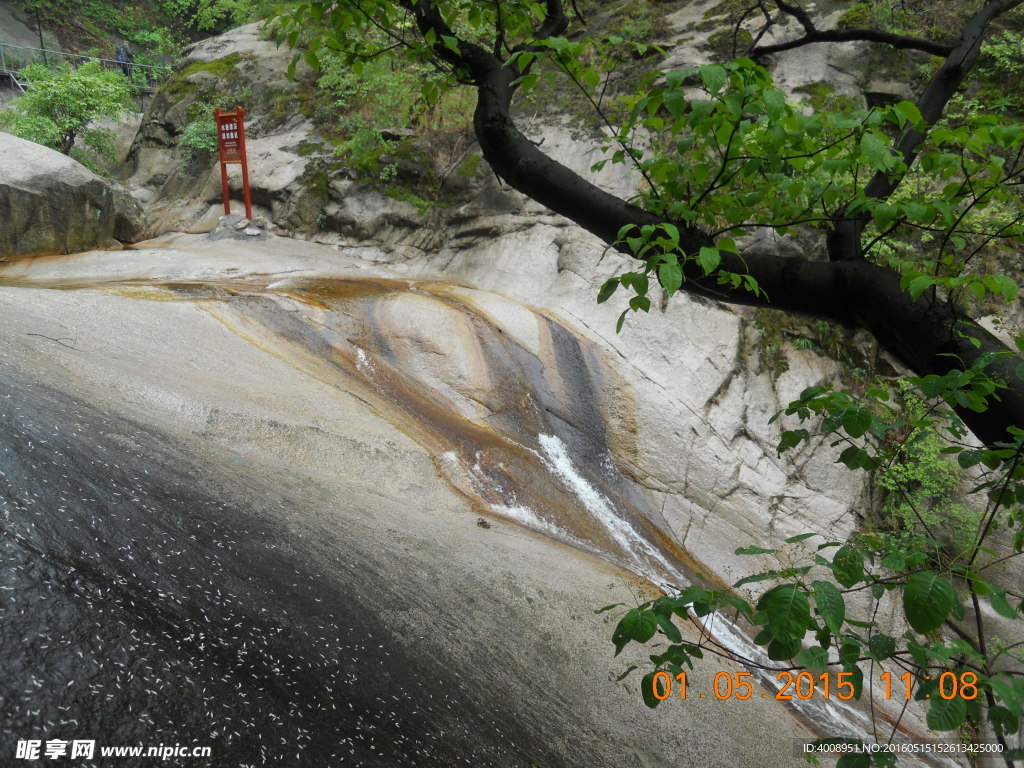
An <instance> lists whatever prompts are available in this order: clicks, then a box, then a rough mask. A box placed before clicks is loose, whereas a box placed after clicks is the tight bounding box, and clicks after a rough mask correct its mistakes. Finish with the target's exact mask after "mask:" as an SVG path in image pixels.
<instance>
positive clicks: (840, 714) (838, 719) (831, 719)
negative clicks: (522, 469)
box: [496, 435, 960, 768]
mask: <svg viewBox="0 0 1024 768" xmlns="http://www.w3.org/2000/svg"><path fill="white" fill-rule="evenodd" d="M538 442H539V444H540V447H541V451H542V454H543V455H542V456H541V458H542V460H543V461H544V464H545V466H547V467H548V469H549V470H550V471H551V472H552V474H554V475H555V476H556V477H558V478H559V479H560V480H561V481H562V482H563V484H565V485H566V486H567V487H568V488H569V489H570V490H572V492H573V493H574V494H575V495H576V497H577V498H579V500H580V502H581V503H582V505H583V507H584V508H585V509H586V510H587V511H588V512H589V513H590V514H591V515H592V516H593V517H594V519H595V520H597V521H598V522H599V523H600V524H601V525H602V526H603V527H604V529H605V530H607V531H608V533H609V534H610V535H611V536H612V538H613V539H614V540H615V541H616V542H617V543H618V544H619V545H620V546H621V547H622V549H623V551H624V553H625V554H626V555H627V557H629V558H630V559H631V561H632V562H631V563H630V564H629V566H628V567H629V568H630V570H632V571H634V572H635V573H636V574H637V575H639V576H642V577H644V578H646V579H648V580H650V581H651V582H652V583H655V584H660V585H666V584H672V585H675V586H677V587H679V588H684V587H686V586H688V585H689V582H688V579H687V578H686V577H684V576H683V574H681V573H680V572H679V571H678V570H677V569H676V568H674V567H673V566H672V564H671V563H670V562H669V561H668V559H667V558H666V557H665V556H664V555H663V554H662V553H661V552H659V551H658V550H657V549H656V548H655V546H654V545H653V544H651V542H649V541H647V540H646V539H645V538H643V537H642V536H641V535H640V534H639V533H638V532H637V531H636V529H635V528H633V526H632V525H630V524H629V523H628V522H627V521H626V520H625V519H623V518H622V516H620V515H619V514H618V513H617V511H616V510H615V506H614V505H613V504H612V502H611V501H610V500H609V499H608V498H607V497H606V496H604V495H603V494H602V493H601V492H600V491H598V490H597V489H596V488H595V487H594V486H593V485H592V484H591V483H590V482H589V481H588V480H587V479H586V478H585V477H584V476H583V475H582V474H581V473H580V472H579V471H578V470H577V469H576V467H575V465H574V464H573V462H572V459H571V458H570V457H569V452H568V449H567V448H566V446H565V443H563V442H562V441H561V440H560V439H559V438H558V437H556V436H554V435H538ZM496 511H501V512H502V514H506V515H508V516H510V517H515V518H516V519H518V520H520V521H521V522H523V523H524V524H525V525H527V526H529V527H531V528H534V529H535V530H539V531H540V532H543V533H549V534H552V533H553V534H554V535H555V536H556V537H559V538H563V539H564V538H565V532H564V531H562V530H561V529H560V528H558V527H557V526H554V525H552V524H551V523H548V522H547V521H545V520H543V519H542V518H541V517H539V516H538V515H537V514H536V513H535V512H533V511H532V510H530V509H527V508H523V507H517V508H515V510H514V511H513V510H511V509H508V508H505V509H503V510H496ZM551 529H554V530H553V531H552V530H551ZM703 621H704V624H705V627H706V629H707V632H708V634H709V635H710V636H711V637H713V638H714V639H715V641H717V642H718V643H719V644H721V646H722V647H724V648H726V649H728V650H729V651H730V652H732V653H733V654H736V655H737V656H738V657H740V658H745V659H749V660H750V661H752V662H754V663H755V664H760V665H764V666H768V667H771V666H772V665H773V662H772V661H771V660H770V659H769V658H768V656H767V653H766V652H765V649H764V648H762V647H760V646H758V645H755V644H754V642H753V640H752V639H751V638H750V637H749V636H748V635H747V634H746V633H745V632H744V631H743V630H742V629H740V628H739V627H738V626H736V624H734V623H733V622H732V621H730V620H729V619H727V618H725V617H724V616H722V615H721V614H720V613H715V614H711V615H709V616H706V617H704V619H703ZM750 671H751V672H752V673H753V674H754V676H755V677H756V678H758V680H759V681H760V683H761V685H762V686H764V687H765V688H768V689H769V690H772V689H775V690H778V689H779V688H781V687H782V683H781V682H780V681H779V680H778V678H777V677H776V676H775V674H774V673H773V672H771V671H769V670H759V669H758V668H757V667H756V666H751V667H750ZM789 703H790V704H791V705H792V706H793V707H795V708H796V709H797V710H798V711H799V712H800V713H801V714H802V715H803V716H804V717H805V718H807V720H808V721H810V722H812V723H814V724H815V726H816V727H817V730H818V732H819V733H832V734H836V735H841V736H845V737H851V738H861V739H863V740H864V741H866V742H868V743H871V742H873V741H874V738H873V737H872V736H871V735H870V733H871V719H870V717H869V716H868V715H867V714H866V713H865V712H863V711H861V710H859V709H857V708H855V707H853V706H850V705H849V704H847V703H846V702H844V701H842V700H838V699H819V698H817V697H811V698H810V699H799V698H793V699H792V700H790V701H789ZM879 724H880V725H881V726H887V725H888V724H887V723H885V721H880V723H879ZM889 728H891V726H888V728H885V729H884V730H883V733H880V734H879V738H880V739H881V740H884V737H885V736H887V735H888V734H887V733H885V732H884V731H885V730H888V729H889ZM899 763H900V765H903V766H915V768H929V767H930V768H934V767H935V766H944V767H945V766H948V767H949V768H954V767H955V766H958V765H960V763H958V762H957V761H956V760H955V759H953V758H952V757H947V756H944V755H940V754H929V755H927V757H925V756H918V755H913V754H905V755H904V754H901V755H900V757H899Z"/></svg>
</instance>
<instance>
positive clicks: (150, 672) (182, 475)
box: [0, 362, 586, 768]
mask: <svg viewBox="0 0 1024 768" xmlns="http://www.w3.org/2000/svg"><path fill="white" fill-rule="evenodd" d="M0 381H2V390H0V473H2V474H0V493H2V501H0V526H2V535H0V550H2V561H0V562H2V565H0V670H2V677H0V766H13V765H31V764H35V765H39V764H46V765H77V766H85V765H97V766H99V765H104V766H105V765H131V766H133V765H212V766H249V765H252V766H256V765H260V766H262V765H274V766H336V765H366V766H406V765H408V766H434V765H437V766H441V765H444V766H451V765H478V766H506V765H507V766H524V768H525V766H529V765H530V764H531V763H534V762H536V763H538V764H540V765H543V766H549V765H564V764H566V763H565V761H564V759H560V758H559V757H558V756H555V755H552V754H549V753H548V748H547V747H545V745H544V744H543V743H538V742H537V739H535V738H532V737H531V735H530V733H529V732H528V731H529V729H528V727H527V726H525V725H520V724H519V722H520V721H519V719H518V718H517V717H516V716H515V713H514V712H512V711H510V709H511V707H508V708H505V705H504V704H503V703H502V702H501V701H500V700H495V699H493V698H490V697H487V696H486V693H485V691H484V690H483V689H482V687H481V686H480V685H479V681H476V682H474V681H471V680H467V679H465V678H464V677H463V676H462V675H460V674H459V673H458V671H457V670H452V669H450V668H449V667H448V666H447V665H446V663H445V660H444V658H443V655H442V654H440V653H435V652H433V651H431V647H430V646H429V645H424V644H417V645H411V644H410V643H409V642H408V638H406V637H399V636H394V635H393V634H392V633H390V632H389V631H388V630H387V629H385V628H384V627H383V626H382V625H381V624H380V623H379V620H378V619H377V618H376V616H377V611H378V608H379V606H377V605H375V603H376V602H377V601H379V600H381V599H383V596H382V595H380V594H379V593H378V592H376V591H375V589H376V588H375V586H374V577H375V574H374V569H373V565H372V563H371V562H365V561H364V560H362V559H361V557H360V554H359V552H358V550H357V549H356V548H355V547H354V546H351V545H350V544H349V542H347V541H346V540H344V538H343V537H341V536H336V535H335V534H332V533H330V532H329V531H327V530H324V529H319V528H311V529H310V530H308V531H305V532H304V533H303V534H302V535H298V534H297V533H296V531H295V530H294V529H288V530H286V529H285V527H284V525H283V524H282V523H280V522H277V521H276V520H275V517H274V515H275V514H277V513H279V512H280V511H281V510H282V509H285V508H288V507H291V506H292V505H296V504H301V502H302V499H301V498H299V493H298V491H297V490H294V491H292V490H288V488H287V485H286V484H284V485H283V484H281V483H278V482H275V478H273V477H272V476H268V475H267V474H266V471H265V470H262V469H261V470H260V473H257V472H256V471H255V470H253V469H252V468H251V467H247V466H245V465H244V464H242V463H240V462H239V460H237V459H235V460H232V461H233V462H234V463H231V462H228V461H225V462H223V466H214V463H212V462H211V461H210V459H209V457H199V456H195V455H190V454H188V453H186V452H184V451H183V450H182V448H181V447H180V445H178V444H176V443H175V442H174V441H172V440H170V439H169V438H168V437H167V436H166V435H164V434H161V433H159V432H157V431H154V430H153V429H151V428H149V427H144V426H140V425H139V424H136V423H132V422H130V421H127V420H125V419H123V418H120V417H114V416H111V415H107V414H103V413H99V412H97V411H96V410H94V409H93V408H92V407H91V406H90V405H88V404H86V403H83V402H78V401H75V400H74V399H72V398H71V397H70V396H68V395H67V394H65V393H63V392H59V391H57V390H55V389H51V388H48V387H47V386H44V385H41V384H39V383H38V382H37V381H34V380H30V378H29V377H27V376H26V375H24V374H23V373H22V372H21V371H20V370H19V369H18V368H16V367H13V366H11V365H9V364H8V363H6V362H0ZM325 553H329V554H325ZM326 557H330V558H333V565H332V567H330V568H321V566H320V565H318V563H324V562H325V558H326ZM27 739H38V740H41V741H43V743H44V744H45V742H46V741H47V740H53V739H63V740H68V741H70V740H74V739H81V740H95V741H96V744H97V753H96V754H97V757H96V758H95V759H93V760H91V761H90V760H83V759H75V760H72V759H70V758H62V759H58V760H46V759H43V760H40V761H39V762H35V763H30V762H27V761H24V760H16V759H14V758H15V749H16V744H17V742H18V741H19V740H27ZM138 744H142V745H145V746H157V745H189V746H191V745H199V746H209V747H210V748H211V749H212V758H209V759H194V758H192V759H185V758H178V759H174V758H172V759H171V760H167V761H161V760H159V759H158V758H153V757H150V758H138V759H133V758H116V759H115V758H109V759H106V760H104V759H100V758H99V752H98V750H99V748H100V747H101V746H104V745H107V746H119V745H138ZM580 759H581V760H582V761H584V762H581V763H580V764H584V763H585V761H586V756H585V755H582V754H581V755H580Z"/></svg>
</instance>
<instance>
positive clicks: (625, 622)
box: [612, 608, 658, 656]
mask: <svg viewBox="0 0 1024 768" xmlns="http://www.w3.org/2000/svg"><path fill="white" fill-rule="evenodd" d="M657 631H658V618H657V616H656V615H655V614H654V612H653V611H647V610H641V609H639V608H631V609H630V610H629V611H627V612H626V615H625V616H623V617H622V618H621V619H619V623H618V626H616V627H615V631H614V632H613V633H612V643H613V644H614V645H615V655H616V656H618V655H619V654H620V653H621V652H622V649H623V648H625V647H626V645H628V644H629V642H630V640H635V641H636V642H638V643H646V642H647V641H648V640H650V639H651V638H652V637H654V633H655V632H657Z"/></svg>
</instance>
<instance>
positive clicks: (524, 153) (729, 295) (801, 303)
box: [402, 0, 1024, 444]
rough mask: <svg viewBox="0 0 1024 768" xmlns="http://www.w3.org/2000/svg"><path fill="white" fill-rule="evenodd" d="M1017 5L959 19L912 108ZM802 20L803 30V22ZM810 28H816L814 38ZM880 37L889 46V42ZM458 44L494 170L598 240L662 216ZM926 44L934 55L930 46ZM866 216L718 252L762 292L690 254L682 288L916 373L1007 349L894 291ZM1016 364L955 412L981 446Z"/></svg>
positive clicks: (946, 81)
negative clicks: (807, 247)
mask: <svg viewBox="0 0 1024 768" xmlns="http://www.w3.org/2000/svg"><path fill="white" fill-rule="evenodd" d="M1021 3H1024V0H988V2H986V3H985V4H984V6H983V7H982V8H981V10H980V11H979V12H978V13H977V14H976V15H975V16H974V18H973V19H972V20H971V21H970V23H969V24H968V25H967V27H966V28H965V31H964V33H963V35H962V38H961V40H960V41H959V43H958V44H956V45H955V46H953V47H952V48H943V49H942V51H941V53H942V55H944V56H945V61H944V63H943V65H942V66H941V67H940V69H939V71H938V72H937V73H936V75H935V76H934V77H933V78H932V80H931V82H930V83H929V84H928V86H927V87H926V88H925V90H924V92H923V94H922V95H921V97H920V99H919V100H918V108H919V109H920V110H921V113H922V115H923V116H924V118H925V120H926V121H928V122H933V121H935V120H936V119H937V118H938V117H939V116H940V115H941V114H942V111H943V109H944V108H945V105H946V103H947V102H948V101H949V99H950V98H951V97H952V96H953V94H954V93H955V92H956V90H957V88H958V87H959V86H960V84H961V83H962V82H963V80H964V78H965V77H966V76H967V74H968V73H969V72H970V70H971V68H972V67H973V65H974V63H975V61H976V60H977V57H978V54H979V51H980V46H981V43H982V40H983V35H984V33H985V30H986V28H987V27H988V25H989V24H990V23H991V21H992V20H993V19H995V18H997V17H998V16H1000V15H1001V14H1003V13H1005V12H1006V11H1008V10H1010V9H1011V8H1013V7H1016V6H1018V5H1020V4H1021ZM402 5H404V6H405V7H406V8H408V9H409V11H410V12H412V13H413V15H414V16H415V18H416V22H417V24H418V26H419V28H420V31H421V32H423V33H426V32H427V31H428V30H430V29H433V30H435V32H436V33H437V35H438V37H439V38H440V36H441V35H442V34H443V35H452V32H451V30H450V29H448V28H447V27H446V26H445V25H444V23H443V21H442V20H441V18H440V15H439V14H438V12H437V11H436V9H435V8H432V7H431V6H430V4H429V3H428V2H426V0H423V1H420V0H402ZM780 5H785V3H781V4H780ZM804 15H806V14H804ZM801 23H803V22H801ZM567 24H568V19H567V18H566V16H565V14H564V13H563V11H562V5H561V2H560V1H559V0H548V2H547V17H546V18H545V20H544V21H543V22H542V24H541V25H540V27H539V28H538V30H537V38H536V39H541V38H543V37H545V36H550V35H558V34H561V33H562V32H563V31H564V30H565V29H566V26H567ZM804 26H805V29H807V24H804ZM812 30H813V26H812V27H811V29H808V30H807V31H808V35H807V36H806V37H805V38H803V42H802V43H801V44H807V43H811V42H817V41H818V40H821V39H823V38H821V37H820V34H821V33H817V30H813V32H814V34H812ZM815 35H819V36H818V37H817V38H815ZM856 39H871V38H870V37H864V36H861V37H860V38H856ZM909 39H910V38H908V40H909ZM882 42H886V43H888V44H893V41H892V40H884V41H882ZM791 47H795V45H794V46H791ZM908 47H918V48H920V47H921V46H908ZM458 48H459V52H458V53H456V52H453V51H452V50H451V49H449V48H446V47H443V46H437V48H436V49H435V51H434V53H435V55H436V56H437V57H438V58H439V59H440V60H441V61H443V62H444V63H445V64H446V65H447V66H448V67H451V68H455V69H458V70H460V71H465V72H468V74H469V78H470V80H471V82H472V83H473V84H474V85H475V86H476V88H477V90H478V102H477V107H476V112H475V115H474V129H475V132H476V135H477V139H478V140H479V143H480V147H481V149H482V152H483V156H484V158H485V159H486V160H487V162H488V163H489V164H490V166H491V168H492V169H493V170H494V172H495V173H496V174H497V175H498V176H499V177H500V178H502V179H504V180H505V181H506V182H507V183H508V184H509V185H511V186H512V187H513V188H515V189H516V190H518V191H520V192H522V193H523V194H525V195H527V196H528V197H530V198H532V199H534V200H536V201H537V202H540V203H542V204H543V205H545V206H547V207H548V208H550V209H551V210H552V211H555V212H556V213H559V214H561V215H563V216H565V217H567V218H569V219H571V220H572V221H574V222H575V223H577V224H578V225H580V226H581V227H583V228H584V229H586V230H588V231H589V232H591V233H593V234H595V235H597V236H598V237H600V238H601V239H603V240H604V241H605V242H609V243H610V242H614V241H615V240H616V239H617V238H618V233H619V231H620V229H621V228H622V227H623V226H624V225H627V224H634V225H638V226H642V225H645V224H657V223H661V222H663V221H664V219H662V218H661V217H659V216H656V215H654V214H652V213H649V212H647V211H644V210H642V209H641V208H638V207H636V206H634V205H631V204H629V203H627V202H625V201H624V200H621V199H620V198H618V197H616V196H614V195H611V194H609V193H607V192H605V191H603V190H601V189H600V188H598V187H597V186H595V185H594V184H592V183H591V182H589V181H587V180H586V179H584V178H582V177H581V176H579V175H578V174H576V173H575V172H573V171H571V170H569V169H568V168H566V167H565V166H563V165H561V164H560V163H558V162H557V161H555V160H553V159H552V158H550V157H548V156H547V155H546V154H545V153H543V152H542V151H541V150H540V149H539V148H538V147H537V146H535V145H534V144H533V143H532V142H531V141H530V140H529V139H527V138H526V137H525V136H524V135H523V134H522V133H521V132H520V131H519V129H518V128H517V127H516V125H515V121H514V120H513V118H512V115H511V111H510V108H511V102H512V96H513V93H514V90H515V87H514V84H513V82H514V80H515V79H516V78H517V77H518V76H519V75H520V74H522V73H521V72H519V71H517V70H516V69H514V68H512V67H510V66H505V65H504V62H503V61H502V60H501V59H500V58H499V57H498V56H497V55H495V53H494V52H493V51H489V50H486V49H484V48H482V47H481V46H479V45H475V44H472V43H469V42H466V41H460V42H459V45H458ZM765 50H766V49H762V52H764V51H765ZM925 50H927V49H925ZM929 52H932V53H940V51H939V49H937V48H934V49H932V50H930V51H929ZM924 139H925V136H924V135H923V134H921V133H919V132H917V131H915V130H913V129H909V130H907V131H906V132H905V133H903V134H902V135H901V136H900V137H899V138H898V139H897V141H896V144H895V146H894V151H896V152H898V153H900V154H901V155H902V156H903V157H904V159H905V160H906V161H907V164H908V165H909V164H910V163H912V162H913V159H914V158H915V157H916V153H917V150H918V148H919V147H920V145H921V143H922V142H923V141H924ZM901 181H902V177H900V176H898V175H887V174H882V173H880V174H878V175H876V176H875V177H874V178H873V179H872V180H871V182H870V183H869V185H868V187H867V192H868V194H869V195H871V196H873V197H876V198H878V199H880V200H884V199H886V198H888V197H889V196H890V195H891V194H892V193H893V191H894V190H895V189H896V188H897V187H898V186H899V184H900V182H901ZM673 223H675V224H676V225H677V226H678V227H679V230H680V232H681V241H680V246H681V248H682V249H683V250H684V251H685V252H686V253H688V254H693V253H697V252H698V251H699V249H700V248H701V247H702V246H705V245H711V244H712V241H711V238H710V237H709V236H708V235H707V234H706V233H703V232H701V231H699V230H697V229H695V228H693V227H689V226H686V225H684V224H682V223H681V222H673ZM864 224H865V221H864V220H863V219H860V218H847V217H842V216H841V217H840V218H838V219H837V221H836V222H835V228H834V231H833V232H832V233H831V235H830V237H829V251H830V261H828V262H820V261H810V260H807V259H802V258H793V257H782V256H774V255H766V254H747V255H744V256H743V258H742V259H741V258H740V257H738V256H736V255H733V254H729V253H724V252H723V253H722V265H721V266H722V268H723V269H725V270H728V271H730V272H737V273H747V274H750V275H752V276H753V277H754V278H755V279H756V280H757V281H758V283H759V285H760V286H761V288H762V289H763V292H762V295H760V296H755V295H754V294H752V293H750V292H748V291H745V290H741V289H730V288H728V287H722V286H720V285H717V281H714V280H709V279H708V278H706V277H705V276H704V274H703V271H702V270H701V269H700V267H698V266H697V265H696V264H695V263H694V262H693V261H688V262H687V266H686V267H685V271H686V280H685V281H684V283H683V286H682V290H685V291H688V292H691V293H694V294H698V295H702V296H706V297H711V298H715V299H718V300H720V301H724V302H728V303H734V304H746V305H756V306H764V307H770V308H774V309H778V310H782V311H786V312H794V313H800V314H805V315H810V316H814V317H821V318H827V319H830V320H836V321H839V322H841V323H844V324H847V325H852V326H856V327H860V328H865V329H867V330H869V331H870V332H871V333H872V334H874V336H875V337H876V338H877V339H878V341H879V343H880V344H881V345H882V346H883V347H885V348H886V349H887V350H888V351H889V352H890V353H892V354H893V355H894V356H895V357H896V358H897V359H899V360H900V361H901V362H902V363H903V364H904V365H906V366H907V367H908V368H910V369H911V370H913V371H915V372H917V373H918V374H919V375H926V374H929V373H937V374H946V373H948V372H949V371H950V370H951V369H953V368H955V367H957V364H956V361H955V360H953V359H952V358H950V357H948V356H946V355H949V354H953V355H956V356H958V357H959V359H960V360H961V361H962V362H963V365H964V366H967V367H969V366H970V365H971V364H972V363H973V362H975V361H976V360H978V359H979V357H980V356H981V355H983V354H986V353H989V352H998V351H1005V350H1006V347H1005V345H1003V344H1002V342H1000V341H999V339H998V338H996V337H995V336H994V335H992V334H990V333H988V332H987V331H985V330H984V329H982V328H980V327H976V326H973V325H971V324H970V323H969V322H968V321H967V320H966V319H965V318H963V317H962V316H961V315H960V313H959V312H958V311H957V309H956V307H955V306H954V305H952V304H951V303H949V302H947V301H944V300H942V299H941V298H935V297H928V296H922V297H920V298H918V299H917V300H916V301H915V300H913V299H912V298H911V296H910V294H909V293H907V292H906V291H903V290H901V289H900V275H899V274H898V273H896V272H895V271H894V270H891V269H888V268H886V267H882V266H878V265H875V264H871V263H869V262H868V261H866V260H865V259H864V257H863V252H862V248H861V234H862V232H863V228H864ZM624 250H625V249H624ZM626 252H627V253H628V251H626ZM968 337H973V338H975V339H977V340H978V341H979V342H980V346H979V347H976V346H974V345H973V344H972V343H971V342H970V340H969V338H968ZM1013 368H1014V364H1013V363H1011V362H1007V361H1001V362H997V363H996V364H994V366H993V368H992V369H990V371H994V373H995V375H996V376H998V377H1000V378H1002V380H1003V381H1004V382H1005V383H1006V384H1007V385H1008V389H1005V390H1001V392H1000V398H1001V399H1000V400H999V401H997V402H993V403H992V404H991V407H989V409H988V410H986V411H985V412H984V413H976V412H974V411H971V410H967V409H959V411H958V412H959V415H960V417H961V418H962V419H963V421H964V423H965V424H966V425H967V427H968V428H969V429H970V430H971V431H972V432H973V433H974V434H975V435H976V436H977V437H978V438H979V439H980V440H981V441H982V442H984V443H986V444H992V443H994V442H997V441H1000V440H1005V439H1007V438H1008V434H1007V432H1006V429H1007V427H1009V426H1013V425H1020V426H1022V427H1024V386H1022V383H1021V382H1020V380H1019V379H1017V378H1016V376H1015V375H1014V372H1013Z"/></svg>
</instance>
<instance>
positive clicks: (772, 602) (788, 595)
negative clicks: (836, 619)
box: [757, 584, 811, 658]
mask: <svg viewBox="0 0 1024 768" xmlns="http://www.w3.org/2000/svg"><path fill="white" fill-rule="evenodd" d="M757 608H758V610H763V611H764V612H765V615H766V616H767V619H768V622H767V625H768V629H770V630H771V632H772V634H773V635H774V636H775V637H776V639H778V640H780V641H785V640H789V639H794V640H800V639H801V638H803V636H804V633H805V632H806V631H807V628H808V627H809V626H810V623H811V608H810V603H809V602H808V600H807V593H806V592H804V591H803V590H802V589H800V588H799V587H798V586H797V585H796V584H779V585H778V586H776V587H772V588H771V589H769V590H768V591H767V592H765V593H764V594H763V595H762V596H761V599H760V600H758V601H757ZM787 658H789V657H787Z"/></svg>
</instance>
